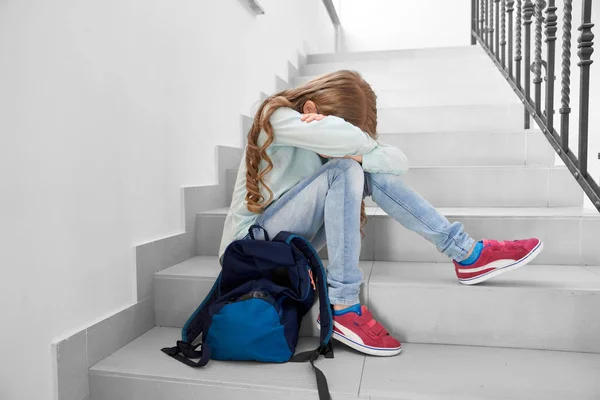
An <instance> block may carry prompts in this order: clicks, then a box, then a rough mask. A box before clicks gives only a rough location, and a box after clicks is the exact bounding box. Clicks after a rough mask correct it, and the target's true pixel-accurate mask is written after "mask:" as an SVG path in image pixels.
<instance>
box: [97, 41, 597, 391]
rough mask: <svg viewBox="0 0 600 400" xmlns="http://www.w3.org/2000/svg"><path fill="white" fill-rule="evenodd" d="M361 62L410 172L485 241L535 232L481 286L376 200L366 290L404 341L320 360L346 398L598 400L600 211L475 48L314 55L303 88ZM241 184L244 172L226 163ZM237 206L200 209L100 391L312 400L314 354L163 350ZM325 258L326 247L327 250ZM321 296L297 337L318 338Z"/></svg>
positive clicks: (100, 369)
mask: <svg viewBox="0 0 600 400" xmlns="http://www.w3.org/2000/svg"><path fill="white" fill-rule="evenodd" d="M348 68H350V69H356V70H358V71H360V72H363V75H364V77H365V78H366V79H367V80H368V81H370V82H371V83H372V85H373V86H374V88H375V90H376V92H378V94H379V107H380V108H379V126H380V133H381V137H380V138H381V140H382V141H383V142H386V143H389V144H393V145H397V146H399V147H401V148H402V149H403V150H404V151H405V152H406V153H407V155H408V157H409V159H410V161H411V164H412V169H411V172H410V173H409V174H408V175H407V176H406V178H405V179H406V182H407V183H409V184H410V185H411V186H412V187H414V188H415V189H416V190H417V191H418V192H419V193H421V194H422V195H423V196H424V197H426V198H427V199H428V200H429V201H431V202H432V203H433V204H434V205H436V206H437V207H439V208H440V209H441V211H442V212H443V213H444V214H445V215H447V216H448V218H449V219H450V220H460V221H462V222H463V223H464V224H465V226H466V229H467V231H468V232H469V233H470V234H471V235H472V236H473V237H475V238H484V237H485V238H494V239H515V238H520V237H530V236H537V237H540V238H541V239H542V240H543V241H544V242H545V249H544V252H543V253H542V254H541V255H540V256H539V257H538V258H537V259H536V260H535V263H534V264H533V265H530V266H527V267H525V268H522V269H520V270H518V271H515V272H513V273H510V274H506V275H502V276H501V277H499V278H497V279H495V280H493V281H491V282H488V283H485V284H481V285H479V286H474V287H465V286H462V285H460V284H459V283H458V282H457V280H456V277H455V276H454V270H453V267H452V264H451V263H450V262H449V261H448V260H446V259H445V258H444V257H443V256H441V255H440V254H439V253H437V251H436V250H435V248H434V247H433V246H432V245H431V244H429V243H428V242H426V241H425V240H424V239H422V238H420V237H419V236H417V235H416V234H414V233H412V232H409V231H407V230H406V229H405V228H403V227H402V226H400V225H399V224H397V223H396V222H395V221H393V220H392V219H391V218H390V217H389V216H387V215H386V214H385V213H384V212H383V211H382V210H380V209H378V208H377V207H376V205H375V204H373V203H371V207H368V214H369V216H370V219H369V223H368V225H367V227H366V237H365V239H364V240H363V246H362V254H361V259H362V261H361V268H362V269H363V272H364V282H363V287H362V297H363V301H364V302H365V303H366V304H368V305H369V307H370V308H371V309H372V311H373V312H374V314H375V315H376V316H377V317H378V319H380V320H381V321H382V322H383V323H384V324H385V325H386V326H387V327H388V328H389V329H390V330H391V331H392V332H393V334H395V335H396V336H397V337H399V339H401V340H402V341H403V343H404V350H403V352H402V353H401V354H400V355H399V356H397V357H392V358H385V359H381V358H374V357H365V356H363V355H361V354H359V353H356V352H354V351H352V350H349V349H347V348H344V346H343V345H339V344H338V346H337V347H336V353H335V359H333V360H329V359H328V360H321V361H318V364H319V367H320V368H322V369H323V371H324V372H325V374H326V375H327V377H328V380H329V385H330V390H331V393H332V397H333V399H334V400H347V399H357V398H360V399H371V400H381V399H398V400H400V399H403V400H408V399H445V400H465V399H466V400H470V399H473V400H474V399H514V400H521V399H535V400H537V399H544V400H546V399H557V400H558V399H560V400H564V399H569V400H578V399H589V400H591V399H599V398H600V248H599V246H598V244H599V243H600V242H599V241H598V238H599V237H600V215H598V213H597V212H595V211H591V210H590V211H586V210H584V209H583V208H582V199H583V197H582V192H581V190H580V189H579V186H578V185H577V184H576V183H575V181H574V179H573V178H572V176H571V175H570V173H569V172H568V171H567V170H566V168H565V167H563V166H555V165H554V160H555V156H554V153H553V150H552V149H551V147H550V146H549V145H548V144H547V143H546V139H545V138H544V137H543V135H542V134H541V132H538V131H525V130H523V129H522V124H523V108H522V106H521V105H520V104H519V103H518V101H517V98H516V97H515V96H513V95H512V93H511V92H510V90H509V88H508V85H507V84H506V83H505V82H504V81H503V80H502V78H501V76H500V74H499V72H497V71H496V70H495V69H494V67H493V65H492V63H491V61H489V59H488V58H487V56H486V55H485V54H484V53H483V51H482V50H480V49H479V48H478V47H476V46H472V47H464V48H452V49H430V50H410V51H408V50H407V51H393V52H374V53H352V54H341V55H338V54H328V55H314V56H309V57H308V64H307V65H306V66H304V67H303V68H302V69H301V71H300V72H301V75H302V76H301V77H299V78H296V81H295V82H294V83H296V84H299V83H301V82H303V81H305V80H307V79H309V78H310V77H312V76H314V75H315V74H319V73H324V72H328V71H333V70H336V69H348ZM222 174H223V176H224V177H225V180H226V182H227V183H228V184H229V185H232V184H233V179H234V178H235V171H234V170H227V171H222ZM226 213H227V209H217V210H211V211H208V212H203V213H200V214H198V215H197V218H196V232H197V248H198V256H197V257H195V258H192V259H190V260H187V261H185V262H183V263H181V264H178V265H175V266H173V267H171V268H168V269H165V270H163V271H160V272H158V273H156V274H155V277H154V300H155V316H156V324H157V327H156V328H154V329H152V330H151V331H149V332H147V333H146V334H144V335H143V336H141V337H139V338H138V339H136V340H134V341H133V342H131V343H129V344H128V345H127V346H125V347H124V348H122V349H121V350H118V351H117V352H115V353H114V354H112V355H111V356H109V357H108V358H106V359H104V360H102V361H100V362H99V363H98V364H96V365H95V366H93V367H92V368H90V371H89V379H90V386H89V387H90V400H142V399H143V400H159V399H191V398H206V399H223V400H225V399H228V400H229V399H245V400H250V399H252V400H253V399H282V398H286V399H288V400H296V399H316V398H317V394H316V384H315V382H314V375H313V372H312V370H311V368H310V367H309V365H308V364H292V363H288V364H284V365H276V364H258V363H243V362H216V361H213V362H211V363H210V364H209V365H208V366H207V367H206V368H204V369H201V370H195V369H192V368H189V367H187V366H185V365H183V364H180V363H178V362H177V361H174V360H173V359H171V358H169V357H167V356H165V355H164V354H162V353H161V352H160V348H161V347H165V346H169V345H172V344H174V343H175V341H176V340H177V339H178V338H179V336H180V328H181V326H182V325H183V324H184V323H185V320H186V319H187V317H188V316H189V315H190V314H191V313H192V312H193V310H194V309H195V308H196V307H197V306H198V304H200V302H201V301H202V299H203V298H204V297H205V296H206V295H207V293H208V291H209V289H210V287H211V286H212V284H213V282H214V279H215V278H216V276H217V274H218V272H219V269H220V267H219V264H218V261H217V257H216V254H217V251H218V247H219V240H220V238H221V232H222V227H223V222H224V219H225V215H226ZM323 256H324V257H326V254H325V253H324V254H323ZM315 319H316V308H315V307H313V311H312V313H311V314H310V315H309V316H307V317H306V318H305V320H304V322H303V326H302V335H303V336H304V337H303V338H302V340H301V343H300V349H307V348H309V347H311V346H315V338H314V336H315V335H316V327H315Z"/></svg>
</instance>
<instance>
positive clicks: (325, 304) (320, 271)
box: [273, 232, 333, 400]
mask: <svg viewBox="0 0 600 400" xmlns="http://www.w3.org/2000/svg"><path fill="white" fill-rule="evenodd" d="M273 241H274V242H285V243H287V244H290V245H293V246H294V247H296V248H297V249H298V250H299V251H300V252H302V254H304V256H305V257H306V258H307V259H308V262H309V263H310V268H311V270H312V272H313V274H314V275H315V276H316V277H317V285H318V291H319V313H320V322H321V334H320V341H319V347H317V348H316V349H314V350H310V351H305V352H303V353H298V354H296V355H294V356H293V357H292V358H291V360H290V361H291V362H306V361H309V362H310V365H311V366H312V367H313V369H314V371H315V376H316V379H317V390H318V391H319V400H331V395H330V394H329V387H328V385H327V378H326V377H325V374H324V373H323V371H321V370H320V369H319V368H317V367H316V366H315V364H314V362H315V361H316V360H317V359H318V358H319V356H320V355H321V354H323V355H325V358H333V345H332V342H331V336H332V335H333V313H332V311H331V304H330V303H329V294H328V291H327V275H326V273H325V268H324V267H323V263H321V259H320V258H319V255H318V254H317V251H316V250H315V249H314V247H312V245H311V244H310V242H309V241H308V240H306V239H304V238H303V237H301V236H298V235H296V234H293V233H290V232H279V233H278V234H277V236H275V238H274V239H273Z"/></svg>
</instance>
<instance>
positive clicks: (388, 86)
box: [292, 66, 511, 95]
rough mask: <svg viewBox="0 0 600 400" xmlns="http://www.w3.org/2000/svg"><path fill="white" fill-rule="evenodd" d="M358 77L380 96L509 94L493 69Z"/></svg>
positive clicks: (298, 80)
mask: <svg viewBox="0 0 600 400" xmlns="http://www.w3.org/2000/svg"><path fill="white" fill-rule="evenodd" d="M318 76H319V75H306V76H299V77H297V78H294V79H293V80H292V84H293V85H294V86H298V85H301V84H303V83H306V82H308V81H310V80H311V79H314V78H316V77H318ZM361 76H362V77H363V78H364V79H365V80H366V81H367V82H368V83H369V84H370V85H371V87H372V88H373V89H374V90H375V91H376V93H377V94H378V95H379V94H380V92H381V91H397V92H406V91H410V92H413V93H414V92H417V91H419V90H428V91H431V90H433V91H436V93H444V92H450V93H456V92H457V91H458V90H467V91H475V90H477V89H481V88H485V89H492V90H500V89H504V91H509V92H511V89H510V87H509V86H507V85H506V80H505V79H504V78H503V77H502V75H500V74H498V70H497V69H496V67H494V66H492V67H490V68H484V69H478V70H477V71H470V70H467V71H464V72H458V71H446V70H444V71H438V72H437V73H435V74H431V73H430V72H429V71H425V72H424V71H421V70H419V71H414V72H409V73H406V74H402V75H401V76H399V75H398V74H393V73H390V74H386V73H377V72H363V73H361Z"/></svg>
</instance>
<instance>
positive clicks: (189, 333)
mask: <svg viewBox="0 0 600 400" xmlns="http://www.w3.org/2000/svg"><path fill="white" fill-rule="evenodd" d="M220 282H221V274H219V276H218V277H217V280H216V281H215V283H214V284H213V286H212V288H211V289H210V292H209V293H208V295H207V296H206V297H205V298H204V301H202V304H200V306H198V308H197V309H196V310H195V311H194V313H193V314H192V315H191V316H190V318H189V319H188V320H187V322H186V323H185V325H184V326H183V328H182V329H181V340H178V341H177V344H176V345H175V346H174V347H165V348H163V349H161V351H162V352H163V353H165V354H166V355H168V356H171V357H173V358H174V359H176V360H177V361H179V362H182V363H184V364H185V365H188V366H190V367H194V368H198V367H204V366H205V365H206V364H208V361H209V360H210V347H208V345H207V344H202V349H201V350H197V348H198V346H200V344H197V345H193V344H192V342H194V341H195V340H196V338H197V337H198V336H199V335H200V334H203V335H204V334H205V333H206V331H207V330H208V328H209V327H210V319H208V318H207V313H206V308H207V307H208V306H209V305H210V304H212V303H213V302H214V300H215V299H216V298H217V297H218V295H219V284H220ZM203 342H204V340H203ZM193 359H199V361H197V362H194V361H192V360H193Z"/></svg>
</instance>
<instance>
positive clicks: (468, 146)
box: [379, 131, 555, 167]
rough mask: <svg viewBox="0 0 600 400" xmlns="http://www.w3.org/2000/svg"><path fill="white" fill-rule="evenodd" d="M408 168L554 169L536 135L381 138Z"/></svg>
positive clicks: (541, 139) (547, 147) (550, 156)
mask: <svg viewBox="0 0 600 400" xmlns="http://www.w3.org/2000/svg"><path fill="white" fill-rule="evenodd" d="M379 139H380V140H381V142H383V143H386V144H389V145H392V146H396V147H398V148H400V149H402V151H403V152H404V154H406V156H407V157H408V160H409V162H410V164H411V165H412V166H415V167H416V166H482V165H487V166H507V165H525V164H526V165H546V166H549V165H554V160H555V154H554V150H553V149H552V146H550V144H549V143H548V141H547V140H546V138H545V137H544V136H543V135H542V133H541V132H539V131H532V132H523V131H520V132H508V133H494V134H484V133H481V132H477V133H429V134H423V133H405V134H381V135H379Z"/></svg>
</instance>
